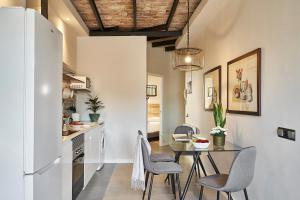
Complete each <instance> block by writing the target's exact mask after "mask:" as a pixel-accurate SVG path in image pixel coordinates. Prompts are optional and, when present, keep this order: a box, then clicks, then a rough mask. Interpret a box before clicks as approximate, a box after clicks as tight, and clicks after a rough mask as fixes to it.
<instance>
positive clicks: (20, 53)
mask: <svg viewBox="0 0 300 200" xmlns="http://www.w3.org/2000/svg"><path fill="white" fill-rule="evenodd" d="M61 84H62V35H61V33H60V32H59V31H58V30H57V29H56V28H55V27H54V26H53V25H52V24H51V23H50V22H49V21H48V20H46V19H45V18H44V17H43V16H41V15H40V14H38V13H36V12H35V11H33V10H31V9H24V8H0V95H1V96H0V136H1V137H0V196H1V197H0V199H7V200H9V199H12V200H60V199H61V196H62V195H61V192H62V191H61V188H62V187H61V164H60V157H61V145H62V141H61V128H62V122H61V114H62V97H61V87H62V86H61Z"/></svg>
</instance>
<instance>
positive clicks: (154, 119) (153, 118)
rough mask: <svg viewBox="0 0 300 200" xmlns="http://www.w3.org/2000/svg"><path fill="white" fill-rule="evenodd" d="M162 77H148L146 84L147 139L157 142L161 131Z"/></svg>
mask: <svg viewBox="0 0 300 200" xmlns="http://www.w3.org/2000/svg"><path fill="white" fill-rule="evenodd" d="M161 110H162V77H160V76H155V75H148V82H147V137H148V140H149V141H158V140H159V137H160V133H161V130H162V116H161V113H162V112H161Z"/></svg>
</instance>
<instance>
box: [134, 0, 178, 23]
mask: <svg viewBox="0 0 300 200" xmlns="http://www.w3.org/2000/svg"><path fill="white" fill-rule="evenodd" d="M172 4H173V0H137V27H138V28H146V27H152V26H157V25H162V24H166V22H167V19H168V16H169V13H170V10H171V8H172Z"/></svg>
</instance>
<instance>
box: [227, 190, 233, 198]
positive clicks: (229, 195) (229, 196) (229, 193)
mask: <svg viewBox="0 0 300 200" xmlns="http://www.w3.org/2000/svg"><path fill="white" fill-rule="evenodd" d="M227 195H228V200H232V197H231V192H228V193H227Z"/></svg>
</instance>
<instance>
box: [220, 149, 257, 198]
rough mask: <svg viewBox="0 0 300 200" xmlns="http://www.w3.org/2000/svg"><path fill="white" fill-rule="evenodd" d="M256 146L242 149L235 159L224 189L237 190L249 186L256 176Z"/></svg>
mask: <svg viewBox="0 0 300 200" xmlns="http://www.w3.org/2000/svg"><path fill="white" fill-rule="evenodd" d="M255 160H256V148H255V147H247V148H244V149H242V150H241V151H240V152H239V154H238V155H237V156H236V158H235V159H234V161H233V164H232V166H231V169H230V172H229V176H228V179H227V182H226V184H225V186H224V187H223V189H224V191H230V192H237V191H240V190H243V189H245V188H246V187H248V186H249V185H250V183H251V181H252V179H253V176H254V169H255Z"/></svg>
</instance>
